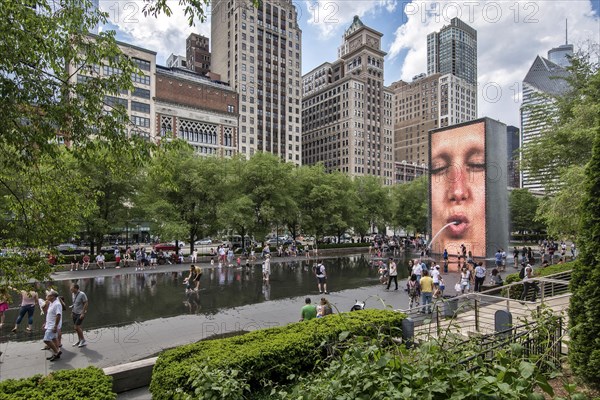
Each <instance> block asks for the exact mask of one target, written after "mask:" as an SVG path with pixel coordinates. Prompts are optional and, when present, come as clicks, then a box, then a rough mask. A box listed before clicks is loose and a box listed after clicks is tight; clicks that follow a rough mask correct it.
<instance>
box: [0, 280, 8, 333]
mask: <svg viewBox="0 0 600 400" xmlns="http://www.w3.org/2000/svg"><path fill="white" fill-rule="evenodd" d="M9 303H10V294H8V291H7V290H6V288H1V289H0V328H2V327H3V326H4V318H5V317H4V312H5V311H6V310H8V308H9V306H8V304H9Z"/></svg>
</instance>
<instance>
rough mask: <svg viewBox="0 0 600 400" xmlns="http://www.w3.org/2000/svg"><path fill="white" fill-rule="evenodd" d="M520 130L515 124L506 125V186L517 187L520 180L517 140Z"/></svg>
mask: <svg viewBox="0 0 600 400" xmlns="http://www.w3.org/2000/svg"><path fill="white" fill-rule="evenodd" d="M520 136H521V135H520V131H519V128H517V127H516V126H512V125H508V126H507V127H506V160H507V163H508V164H507V169H506V171H507V174H508V187H511V188H518V187H519V182H520V178H519V176H520V173H519V140H520Z"/></svg>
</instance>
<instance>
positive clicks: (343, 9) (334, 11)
mask: <svg viewBox="0 0 600 400" xmlns="http://www.w3.org/2000/svg"><path fill="white" fill-rule="evenodd" d="M397 4H398V2H397V1H396V0H342V1H331V0H316V1H311V0H306V1H305V2H304V5H305V7H303V8H302V9H304V10H306V12H307V14H308V15H306V16H302V15H299V17H298V18H299V19H300V18H305V21H306V22H307V23H308V25H309V26H314V27H316V28H317V29H318V31H319V33H320V35H321V36H322V37H323V38H324V39H328V38H331V36H332V35H339V36H341V35H342V34H343V32H344V30H345V29H347V28H348V27H349V26H350V24H351V23H352V19H353V18H354V16H355V15H358V16H359V17H361V18H362V17H363V16H365V15H367V14H373V15H376V14H378V13H381V12H383V11H385V12H388V13H392V12H394V11H395V10H396V8H397ZM299 10H300V8H299ZM299 12H300V11H299ZM374 28H375V29H377V28H376V27H374Z"/></svg>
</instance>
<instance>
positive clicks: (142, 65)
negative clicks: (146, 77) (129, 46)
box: [132, 57, 150, 71]
mask: <svg viewBox="0 0 600 400" xmlns="http://www.w3.org/2000/svg"><path fill="white" fill-rule="evenodd" d="M132 60H133V62H134V63H135V65H137V67H138V68H139V69H141V70H142V71H150V61H146V60H141V59H139V58H135V57H133V58H132Z"/></svg>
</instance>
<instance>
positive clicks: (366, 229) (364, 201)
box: [352, 176, 391, 240]
mask: <svg viewBox="0 0 600 400" xmlns="http://www.w3.org/2000/svg"><path fill="white" fill-rule="evenodd" d="M354 190H355V192H356V196H357V199H358V203H357V204H356V207H355V213H354V214H353V216H352V217H353V218H352V227H353V228H354V231H355V233H357V234H359V235H360V238H361V240H362V239H363V238H364V236H365V235H367V234H369V233H371V232H372V230H373V228H374V227H380V226H385V225H386V223H388V222H391V221H390V220H391V218H389V215H390V212H391V199H390V191H389V190H388V189H387V188H386V187H385V186H383V184H382V182H381V180H380V179H378V178H376V177H374V176H361V177H357V178H355V179H354Z"/></svg>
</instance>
